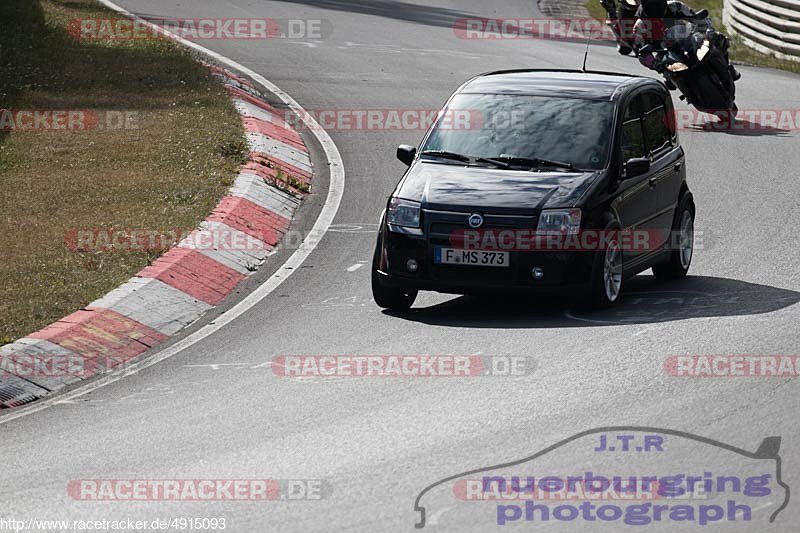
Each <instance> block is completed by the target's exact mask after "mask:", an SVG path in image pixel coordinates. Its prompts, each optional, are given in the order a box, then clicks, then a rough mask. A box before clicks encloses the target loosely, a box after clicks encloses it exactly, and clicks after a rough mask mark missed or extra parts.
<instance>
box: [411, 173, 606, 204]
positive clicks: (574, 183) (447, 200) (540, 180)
mask: <svg viewBox="0 0 800 533" xmlns="http://www.w3.org/2000/svg"><path fill="white" fill-rule="evenodd" d="M597 175H598V172H596V171H595V172H558V171H556V172H552V171H551V172H524V171H516V170H503V169H495V168H483V167H467V166H463V165H450V164H443V163H430V162H421V161H418V162H416V163H415V164H414V165H413V166H412V167H411V168H410V169H409V171H408V173H407V174H406V176H405V178H404V179H403V181H402V182H401V184H400V187H399V189H398V191H397V193H396V196H399V197H401V198H405V199H407V200H414V201H417V202H422V203H424V204H426V206H427V207H429V208H432V209H443V210H454V209H459V208H462V209H467V208H484V209H485V208H495V209H497V210H498V211H505V210H509V211H512V210H513V211H528V210H532V211H534V210H538V209H543V208H545V207H547V208H552V207H571V206H574V205H575V204H576V203H577V201H578V199H579V198H580V197H581V196H582V195H583V194H584V193H585V192H586V189H587V188H588V187H589V185H591V183H592V181H593V179H594V178H595V177H596V176H597Z"/></svg>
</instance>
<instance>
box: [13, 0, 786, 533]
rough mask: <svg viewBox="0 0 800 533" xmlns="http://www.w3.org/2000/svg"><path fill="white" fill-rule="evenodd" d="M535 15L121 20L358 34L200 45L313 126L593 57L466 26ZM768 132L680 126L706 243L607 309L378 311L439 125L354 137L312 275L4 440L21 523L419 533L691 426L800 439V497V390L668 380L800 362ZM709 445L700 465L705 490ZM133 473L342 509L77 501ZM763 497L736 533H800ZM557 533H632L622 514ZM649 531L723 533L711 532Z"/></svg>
mask: <svg viewBox="0 0 800 533" xmlns="http://www.w3.org/2000/svg"><path fill="white" fill-rule="evenodd" d="M534 4H535V2H523V1H508V2H504V3H502V4H501V3H491V2H479V1H476V0H462V1H460V2H456V1H454V0H437V1H434V2H416V1H413V0H409V1H408V2H402V1H393V0H382V1H377V0H376V1H371V2H364V3H357V2H347V1H345V0H305V1H294V2H288V1H286V2H281V1H265V0H184V1H182V2H164V1H163V0H124V1H122V2H121V5H123V6H124V7H126V8H127V9H129V10H131V11H133V12H135V13H137V14H140V15H147V16H152V17H158V18H179V17H184V18H201V17H219V18H250V17H254V18H255V17H258V18H264V17H268V18H275V19H319V20H322V21H325V24H326V25H327V26H326V27H328V28H330V29H332V32H330V34H329V35H324V36H323V38H322V39H273V40H267V41H263V40H262V41H260V40H213V41H202V42H201V43H200V44H202V45H203V46H206V47H208V48H210V49H212V50H214V51H216V52H219V53H221V54H223V55H225V56H227V57H229V58H231V59H233V60H235V61H238V62H240V63H242V64H243V65H245V66H247V67H249V68H250V69H253V70H254V71H256V72H258V73H259V74H261V75H263V76H264V77H266V78H267V79H269V80H270V81H272V82H273V83H275V84H276V85H278V86H279V87H280V88H281V89H283V90H285V91H286V92H288V93H289V94H290V95H291V96H292V97H293V98H295V99H296V100H297V101H298V102H299V103H300V104H301V105H302V106H303V107H305V108H306V109H308V110H322V109H438V108H439V107H440V106H441V105H442V104H443V103H444V101H445V100H446V98H447V97H448V96H449V94H450V93H451V92H452V91H453V90H454V89H455V88H456V87H458V86H459V85H460V84H461V83H462V82H463V81H465V80H466V79H467V78H469V77H471V76H473V75H475V74H478V73H481V72H484V71H489V70H496V69H505V68H527V67H532V68H579V67H580V65H581V61H582V59H583V52H584V44H581V43H572V42H558V41H544V40H530V39H522V40H493V41H488V40H466V39H461V38H458V37H457V36H456V35H455V33H454V31H453V24H454V23H455V22H456V21H457V20H458V19H461V18H465V17H477V16H484V17H502V18H510V17H536V16H541V15H537V13H538V12H537V8H536V7H535V5H534ZM588 68H590V69H595V70H604V71H622V72H630V73H635V74H642V73H644V69H643V67H640V65H639V64H638V63H637V62H636V61H635V60H634V59H632V58H623V57H621V56H619V55H618V54H617V53H616V51H615V50H614V49H613V48H611V47H609V46H599V45H598V46H593V47H592V48H591V50H590V54H589V61H588ZM740 70H741V72H742V75H743V77H742V80H741V81H740V82H739V83H738V98H737V103H738V105H739V107H740V108H741V109H796V108H798V107H800V105H798V103H799V102H800V78H798V77H797V76H794V75H791V74H788V73H783V72H779V71H772V70H763V69H756V68H752V67H747V66H742V67H740ZM675 99H676V102H677V98H676V97H675ZM677 105H679V106H682V107H685V105H684V104H683V103H680V102H677ZM752 133H753V132H746V131H740V132H730V131H728V132H725V131H713V130H712V131H706V130H703V129H702V128H698V129H688V130H686V131H682V132H681V134H680V135H681V141H682V143H683V146H684V147H685V149H686V150H687V166H688V173H689V176H690V187H691V188H692V191H693V193H694V196H695V201H696V203H697V211H698V215H697V223H696V230H697V232H698V236H699V237H700V240H699V241H698V245H701V246H702V248H700V249H697V250H696V251H695V256H694V260H693V264H692V268H691V271H690V277H689V278H687V279H686V280H683V281H678V282H673V283H669V284H662V283H656V282H655V280H654V278H653V277H652V276H651V275H650V274H649V273H647V274H644V275H640V276H638V277H637V278H635V279H634V280H632V281H630V282H629V283H627V284H626V288H625V291H626V293H625V297H624V299H623V300H622V302H621V303H620V304H619V305H618V306H617V307H615V308H613V309H612V310H610V311H605V312H596V311H589V310H586V309H582V308H580V307H573V306H571V305H566V304H562V303H560V302H557V301H543V300H530V299H528V300H524V299H520V300H513V301H511V300H508V299H500V298H498V299H496V300H491V299H478V298H471V297H454V296H448V295H440V294H435V293H421V294H420V297H419V298H418V299H417V302H416V303H415V305H414V307H413V309H412V310H411V311H410V312H407V313H386V312H382V311H381V310H380V309H379V308H378V307H377V306H376V305H375V304H374V302H373V301H372V297H371V293H370V283H369V281H370V269H369V264H368V263H369V261H370V259H371V257H372V251H373V246H374V243H375V237H376V233H375V230H376V226H377V222H378V217H379V215H380V213H381V210H382V208H383V205H384V203H385V199H386V197H387V195H388V194H389V193H390V192H391V190H392V187H393V186H394V184H395V183H396V182H397V180H398V179H399V177H400V176H401V175H402V172H403V170H404V166H403V164H402V163H400V162H399V161H397V160H396V159H395V156H394V152H395V148H396V147H397V145H398V144H401V143H408V144H417V143H418V142H419V141H420V139H421V137H422V134H423V132H422V131H398V130H393V131H385V130H384V131H363V130H361V131H330V134H331V136H332V137H333V140H334V141H335V142H336V145H337V146H338V148H339V151H340V152H341V154H342V157H343V160H344V165H345V170H346V188H345V191H344V197H343V199H342V203H341V206H340V209H339V211H338V214H337V216H336V219H335V221H334V225H333V226H332V228H331V230H330V231H329V232H328V233H327V234H326V235H325V237H324V238H323V240H322V242H321V243H320V245H319V246H318V248H317V249H316V251H315V252H314V253H313V254H312V255H311V256H310V257H309V258H308V259H307V260H306V262H305V263H304V265H303V266H302V268H301V269H300V271H298V272H296V273H294V274H293V276H292V277H291V278H290V279H288V280H287V281H286V282H285V283H284V284H283V285H281V286H280V287H279V288H278V290H276V291H275V292H273V293H272V294H270V295H269V296H268V297H267V298H265V299H264V300H263V301H261V302H260V303H259V304H257V305H256V306H255V307H253V308H252V309H251V310H249V311H248V312H247V313H245V314H244V315H242V316H241V317H239V318H238V319H236V320H235V321H234V322H233V323H231V324H228V325H227V326H225V327H223V328H222V329H221V330H219V331H218V332H216V333H215V334H213V335H211V336H209V337H208V338H206V339H204V340H203V341H201V342H199V343H196V344H194V345H192V346H190V347H189V348H187V349H185V350H183V351H182V352H180V353H178V354H177V355H175V356H173V357H171V358H169V359H167V360H165V361H162V362H160V363H158V364H156V365H153V366H150V367H149V368H146V369H145V370H143V371H141V372H139V373H137V374H134V375H131V376H128V377H126V378H124V379H122V380H119V381H117V382H115V383H112V384H110V385H108V386H105V387H103V388H99V389H97V390H94V391H92V392H90V393H88V394H86V395H84V396H81V397H79V398H76V399H72V400H70V401H67V402H62V403H57V404H55V405H53V406H52V407H50V408H47V409H44V410H41V411H39V412H35V413H33V414H31V415H28V416H25V417H22V418H17V419H14V420H10V421H8V422H7V423H4V424H2V425H0V439H2V450H3V453H2V459H0V480H1V481H0V510H1V511H2V514H3V515H8V516H16V517H20V518H21V517H38V518H51V519H67V518H68V519H75V520H79V519H90V518H91V519H103V518H106V519H111V518H129V517H130V518H134V519H137V520H153V519H160V518H164V519H168V518H170V517H175V516H184V517H226V519H227V530H228V531H237V532H238V531H337V530H354V531H410V530H413V528H414V523H415V522H417V520H418V518H419V517H418V514H417V513H416V512H415V511H414V501H415V498H416V497H417V494H418V493H419V492H420V491H421V490H422V489H423V488H425V487H426V486H428V485H430V484H432V483H434V482H436V481H438V480H440V479H443V478H446V477H447V476H450V475H454V474H458V473H460V472H464V471H468V470H470V469H473V468H479V467H482V466H488V465H493V464H498V463H503V462H506V461H512V460H515V459H519V458H523V457H526V456H529V455H531V454H533V453H534V452H536V451H537V450H541V449H543V448H546V447H547V446H549V445H551V444H553V443H556V442H558V441H560V440H562V439H565V438H567V437H569V436H571V435H574V434H577V433H579V432H582V431H585V430H590V429H593V428H598V427H604V426H650V427H658V428H668V429H673V430H677V431H683V432H688V433H691V434H696V435H701V436H705V437H708V438H711V439H714V440H717V441H720V442H723V443H726V444H729V445H731V446H735V447H738V448H742V449H745V450H750V451H755V450H756V448H758V446H759V444H760V443H761V441H762V440H763V439H764V438H765V437H771V436H779V437H781V439H782V440H781V448H780V450H781V457H782V459H783V464H782V477H783V481H784V482H785V483H786V484H787V485H788V486H789V487H791V488H792V489H793V490H794V491H795V492H796V491H798V490H800V424H799V423H798V418H797V412H798V405H800V390H798V383H797V382H796V380H793V379H785V378H735V379H725V378H716V379H700V378H696V379H694V378H677V377H671V376H669V375H668V374H667V373H666V372H665V370H664V361H665V359H666V358H667V357H669V356H671V355H675V354H751V355H761V354H763V355H775V354H787V355H797V354H799V353H800V334H798V324H800V305H798V302H800V269H798V266H797V265H798V259H800V257H799V256H798V249H800V235H799V234H798V232H797V230H796V228H798V227H800V209H798V207H797V205H798V200H800V185H798V168H800V136H798V132H797V131H775V130H772V131H760V132H758V134H752ZM317 155H319V152H318V153H317ZM318 161H319V160H318ZM315 184H316V185H317V186H318V189H317V190H316V192H315V194H314V195H313V196H312V197H311V200H310V201H309V205H307V206H306V207H305V208H304V209H305V215H304V216H305V217H306V220H305V221H304V220H300V221H299V222H298V224H300V225H301V226H302V225H303V224H306V225H310V223H313V218H314V217H315V216H316V215H315V213H316V212H318V210H319V204H320V203H321V202H322V201H323V200H324V198H325V193H326V190H327V189H326V187H327V184H326V182H325V176H324V175H322V176H321V177H320V178H319V181H318V182H315ZM357 265H361V266H357ZM265 276H266V274H265V275H264V276H261V277H260V280H261V281H263V280H264V277H265ZM283 354H295V355H327V354H362V355H364V354H466V355H509V356H524V357H525V358H527V359H528V361H529V362H530V367H531V368H532V367H534V366H535V371H534V372H532V373H529V374H527V375H524V376H518V377H481V378H472V379H470V378H465V379H455V378H442V379H411V378H405V379H394V378H354V379H347V378H338V379H308V380H297V379H289V378H285V377H278V376H276V375H275V374H274V373H273V372H272V371H271V369H270V367H269V365H266V364H265V363H269V362H270V361H271V359H272V358H273V357H276V356H279V355H283ZM0 421H2V419H0ZM593 442H594V441H593ZM701 452H702V450H701V451H700V452H698V454H697V455H692V456H690V457H686V458H685V459H684V460H685V461H686V463H687V464H690V463H691V464H697V465H700V466H698V468H700V469H701V470H700V472H702V468H703V467H702V464H703V460H704V457H703V456H702V453H701ZM548 457H549V456H547V457H544V458H543V459H542V460H543V461H544V463H538V467H541V468H542V469H543V470H547V469H548V468H551V469H552V471H553V472H558V471H561V470H559V468H561V469H562V470H563V465H565V464H566V465H570V464H572V463H571V462H570V461H569V460H568V459H569V458H566V459H565V457H564V456H562V457H553V458H552V459H548ZM649 460H651V461H652V463H653V465H654V468H656V467H658V468H661V467H665V468H666V467H669V466H670V465H674V464H675V460H676V458H675V456H674V455H672V456H670V454H663V455H657V454H653V455H652V456H651V457H649ZM548 461H551V462H548ZM667 463H669V464H667ZM542 465H543V466H542ZM592 466H593V467H597V465H595V464H593V465H592ZM680 466H682V465H681V464H680V463H679V464H677V465H676V466H675V468H678V467H680ZM580 468H583V466H581V467H580ZM598 470H599V468H598ZM118 478H126V479H127V478H133V479H144V478H147V479H178V478H180V479H183V478H189V479H192V478H220V479H221V478H241V479H244V478H274V479H284V480H288V479H295V480H299V479H304V480H307V479H321V480H324V482H325V492H326V494H325V497H324V498H322V499H319V500H315V501H308V500H305V501H285V500H284V501H275V502H231V501H222V502H220V501H216V502H215V501H211V502H192V503H187V502H163V501H137V502H90V501H77V500H75V499H73V498H71V497H70V496H69V495H68V494H67V491H66V489H65V487H67V485H68V483H69V482H70V480H77V479H118ZM763 503H764V505H763V506H762V508H759V509H756V510H754V512H753V520H758V521H759V523H758V525H757V526H754V524H748V523H747V522H742V521H737V522H730V523H726V524H724V525H722V526H720V527H721V528H722V530H725V531H791V530H795V531H796V530H797V529H796V528H797V527H798V525H797V524H799V523H800V510H798V509H799V507H798V505H797V502H796V501H790V503H789V506H788V507H787V508H786V509H784V510H783V511H782V512H781V513H780V515H779V516H778V518H777V519H776V520H775V522H773V523H771V524H769V523H766V521H765V516H768V515H769V514H770V513H772V512H774V511H775V510H776V509H777V508H778V507H780V505H781V504H782V500H781V499H780V498H777V497H776V498H774V499H768V500H766V501H764V502H763ZM435 510H436V511H438V512H437V513H434V509H433V508H431V511H430V513H429V516H428V519H429V523H428V525H427V527H426V529H430V530H434V531H436V530H443V531H486V530H491V529H492V528H493V527H495V526H494V522H493V515H492V514H491V512H488V513H484V514H482V515H478V518H477V519H476V518H475V517H474V516H473V515H471V514H469V513H461V512H459V510H458V508H456V507H453V508H447V507H444V508H437V509H435ZM434 514H435V516H433V515H434ZM481 517H482V518H481ZM522 527H525V526H522ZM539 527H545V528H550V530H558V531H576V530H579V529H584V528H587V529H589V530H601V531H619V530H620V529H621V528H622V526H620V525H619V524H616V523H614V522H609V523H601V522H596V523H594V524H593V525H592V524H589V525H587V524H582V523H574V522H563V523H560V524H559V523H555V522H551V523H548V524H544V525H542V524H539ZM649 527H653V528H657V529H659V530H663V531H684V530H697V529H702V528H700V527H699V526H697V525H696V524H694V525H693V524H691V523H675V524H652V525H651V526H649ZM754 527H755V529H754Z"/></svg>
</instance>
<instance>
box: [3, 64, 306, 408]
mask: <svg viewBox="0 0 800 533" xmlns="http://www.w3.org/2000/svg"><path fill="white" fill-rule="evenodd" d="M207 67H208V68H210V69H211V70H212V72H213V73H214V74H215V75H217V76H219V77H221V78H222V80H223V82H224V83H225V85H226V87H227V89H228V91H229V92H230V95H231V97H232V99H233V102H234V105H235V106H236V108H237V110H238V111H239V113H240V115H241V117H242V121H243V123H244V127H245V130H246V132H247V140H248V145H249V147H250V157H249V160H248V162H247V163H246V164H245V165H244V166H243V167H242V169H241V171H240V174H239V176H238V177H237V179H236V181H235V182H234V184H233V186H232V187H231V189H230V191H229V192H228V194H227V195H226V196H225V197H224V198H222V200H221V201H220V202H219V204H218V205H217V206H216V208H215V209H214V210H213V211H212V213H211V214H210V215H209V216H208V217H207V218H206V220H205V221H204V222H203V223H202V224H201V225H200V227H199V228H198V229H196V230H195V231H194V232H193V234H192V235H190V236H189V237H187V238H186V239H185V240H183V241H182V242H180V243H179V244H178V245H177V246H176V247H174V248H172V249H170V250H169V251H167V252H166V253H165V254H164V255H163V256H161V257H160V258H158V259H156V260H155V261H154V262H153V263H152V264H151V265H150V266H148V267H146V268H144V269H143V270H141V271H140V272H139V273H138V274H136V276H135V277H133V278H131V279H130V280H129V281H128V282H126V283H125V284H123V285H122V286H120V287H118V288H116V289H115V290H113V291H111V292H110V293H108V294H106V295H105V296H103V297H102V298H100V299H99V300H96V301H94V302H92V303H91V304H89V305H88V306H86V308H84V309H81V310H79V311H77V312H75V313H73V314H71V315H69V316H67V317H65V318H62V319H61V320H59V321H58V322H55V323H54V324H51V325H49V326H47V327H45V328H44V329H42V330H40V331H37V332H35V333H32V334H30V335H28V336H27V337H25V338H23V339H20V340H18V341H16V342H14V343H12V344H8V345H5V346H2V347H0V409H3V408H10V407H18V406H20V405H23V404H26V403H30V402H32V401H34V400H36V399H38V398H40V397H42V396H45V395H48V394H50V393H52V392H55V391H57V390H59V389H62V388H64V387H67V386H69V385H73V384H75V383H76V382H79V381H82V380H85V379H88V378H90V377H93V376H96V375H98V374H103V373H107V372H109V371H111V370H112V369H114V368H115V367H118V366H119V365H123V364H125V363H129V362H131V361H133V360H135V359H136V358H138V357H140V356H141V355H142V354H144V353H145V352H146V351H147V350H149V349H150V348H152V347H154V346H157V345H159V344H161V343H163V342H164V341H165V340H166V339H168V338H169V337H170V336H172V335H174V334H176V333H178V332H179V331H180V330H182V329H183V328H185V327H186V326H188V325H189V324H191V323H193V322H195V321H196V320H197V319H198V318H200V317H201V316H202V315H203V314H204V313H206V312H207V311H208V310H209V309H212V308H213V307H215V306H216V305H218V304H219V303H220V302H221V301H222V300H223V299H224V298H225V297H226V296H228V295H229V294H230V293H231V292H232V291H233V290H234V288H235V287H236V286H237V285H238V284H239V283H240V282H242V281H243V280H244V279H246V278H247V277H248V276H250V275H252V274H253V272H255V270H256V269H257V268H258V267H259V266H260V265H261V264H262V263H263V262H264V261H265V260H266V257H267V255H268V254H269V252H270V251H271V250H272V249H273V248H274V247H275V246H276V245H277V244H278V242H279V241H280V240H281V237H282V236H283V235H284V233H285V232H286V230H287V228H288V227H289V223H290V222H291V220H292V217H293V216H294V213H295V211H296V210H297V208H298V207H299V205H300V203H301V201H302V197H303V195H304V194H305V193H306V192H308V191H309V190H310V186H311V177H312V164H311V158H310V156H309V152H308V149H307V148H306V145H305V144H304V142H303V140H302V138H301V136H300V135H299V134H298V133H297V132H296V131H295V130H294V129H293V128H292V127H290V126H289V124H288V123H287V122H286V121H285V120H284V116H282V114H281V113H280V112H279V111H277V110H276V109H275V108H273V107H272V106H270V105H269V104H268V103H267V102H266V101H264V99H263V97H262V96H261V94H260V93H259V91H258V90H257V89H256V88H255V86H254V85H253V84H251V83H250V82H248V81H247V80H245V79H243V78H241V77H239V76H237V75H235V74H233V73H232V72H230V71H227V70H223V69H221V68H220V67H217V66H213V65H207ZM204 233H207V234H208V235H207V237H208V238H203V234H204ZM219 235H224V236H225V237H226V238H225V239H224V240H225V242H228V243H231V242H235V243H237V245H236V246H235V247H234V246H222V247H221V246H220V242H219V241H218V239H215V238H214V237H215V236H219ZM203 243H208V245H204V244H203Z"/></svg>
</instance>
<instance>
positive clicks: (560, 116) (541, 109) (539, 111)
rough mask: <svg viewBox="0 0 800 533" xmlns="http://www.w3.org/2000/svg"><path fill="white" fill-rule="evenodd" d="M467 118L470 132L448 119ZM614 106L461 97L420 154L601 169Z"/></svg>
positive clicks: (573, 100) (544, 99)
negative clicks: (541, 161)
mask: <svg viewBox="0 0 800 533" xmlns="http://www.w3.org/2000/svg"><path fill="white" fill-rule="evenodd" d="M464 112H467V113H468V116H469V117H470V120H469V127H458V124H459V123H458V122H457V121H453V120H452V117H453V116H454V115H456V114H457V113H464ZM613 118H614V104H613V103H612V102H607V101H593V100H584V99H580V98H557V97H547V96H530V95H516V94H460V95H457V96H456V97H455V98H453V100H452V101H451V102H450V105H449V106H448V108H447V110H446V111H445V113H444V114H443V116H442V117H441V119H440V120H439V122H437V124H436V126H434V130H433V132H432V133H431V135H430V137H428V140H427V142H426V143H425V146H424V147H423V148H422V150H423V151H424V150H445V151H448V152H456V153H459V154H464V155H469V156H475V157H488V158H497V157H521V158H541V159H551V160H556V161H563V162H566V163H572V164H573V165H575V166H576V167H578V168H586V169H600V168H603V167H605V164H606V159H607V155H608V142H609V139H610V137H611V134H610V133H611V128H612V121H613Z"/></svg>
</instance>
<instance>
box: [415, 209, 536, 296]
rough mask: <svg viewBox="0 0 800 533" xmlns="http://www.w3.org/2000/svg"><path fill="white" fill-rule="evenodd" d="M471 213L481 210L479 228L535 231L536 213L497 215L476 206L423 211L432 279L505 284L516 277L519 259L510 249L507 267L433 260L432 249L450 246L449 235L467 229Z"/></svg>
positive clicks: (451, 244)
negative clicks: (445, 263) (461, 208)
mask: <svg viewBox="0 0 800 533" xmlns="http://www.w3.org/2000/svg"><path fill="white" fill-rule="evenodd" d="M472 213H481V214H482V215H483V219H484V223H483V226H481V228H480V229H481V230H484V231H485V230H507V229H520V230H535V229H536V223H537V221H538V218H539V217H538V214H537V215H535V216H532V215H505V214H503V215H497V214H490V213H484V212H482V210H480V209H475V210H473V211H469V212H454V211H433V210H425V211H424V221H425V222H424V229H425V235H426V236H427V243H428V262H429V264H430V273H431V277H432V278H433V279H441V280H449V281H461V280H463V281H481V282H486V283H492V282H498V283H509V282H514V281H515V280H517V279H520V276H519V274H518V270H519V262H518V261H517V260H516V257H515V256H516V255H517V254H515V253H514V252H512V253H511V254H510V260H511V263H510V266H508V267H485V266H466V265H458V266H456V265H436V264H434V263H433V249H434V247H437V246H444V247H449V246H453V243H452V242H451V236H452V235H453V234H456V233H457V232H462V231H464V230H469V229H470V227H469V224H467V219H468V218H469V216H470V214H472Z"/></svg>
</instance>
